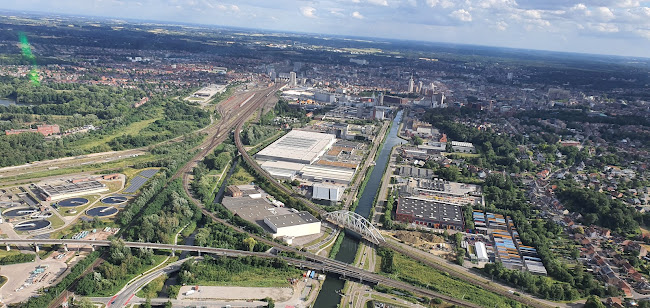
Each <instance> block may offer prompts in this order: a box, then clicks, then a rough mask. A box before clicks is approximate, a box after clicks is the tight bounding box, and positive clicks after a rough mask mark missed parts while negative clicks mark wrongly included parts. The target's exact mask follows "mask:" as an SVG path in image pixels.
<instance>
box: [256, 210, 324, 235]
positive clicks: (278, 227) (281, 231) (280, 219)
mask: <svg viewBox="0 0 650 308" xmlns="http://www.w3.org/2000/svg"><path fill="white" fill-rule="evenodd" d="M264 222H265V223H266V225H268V226H269V228H271V230H273V238H276V237H280V236H293V237H298V236H305V235H312V234H318V233H320V220H318V219H316V217H314V216H313V215H312V214H309V212H300V213H290V214H285V215H275V216H268V217H265V218H264Z"/></svg>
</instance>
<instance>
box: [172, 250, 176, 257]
mask: <svg viewBox="0 0 650 308" xmlns="http://www.w3.org/2000/svg"><path fill="white" fill-rule="evenodd" d="M174 256H176V249H172V257H174Z"/></svg>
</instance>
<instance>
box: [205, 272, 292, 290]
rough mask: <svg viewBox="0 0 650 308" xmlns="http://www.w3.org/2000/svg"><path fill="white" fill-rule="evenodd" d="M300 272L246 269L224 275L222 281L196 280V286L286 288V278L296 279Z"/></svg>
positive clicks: (287, 284)
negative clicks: (234, 273)
mask: <svg viewBox="0 0 650 308" xmlns="http://www.w3.org/2000/svg"><path fill="white" fill-rule="evenodd" d="M301 273H302V271H300V270H299V269H295V268H291V269H290V270H289V271H283V270H279V269H275V268H269V267H257V268H247V269H246V270H243V271H240V272H237V274H236V275H224V278H225V279H222V280H218V281H215V280H203V279H201V280H198V281H197V282H196V283H194V284H196V285H201V286H237V287H258V288H276V287H288V286H289V283H288V282H287V278H289V277H292V278H297V277H298V276H300V274H301Z"/></svg>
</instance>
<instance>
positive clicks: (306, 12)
mask: <svg viewBox="0 0 650 308" xmlns="http://www.w3.org/2000/svg"><path fill="white" fill-rule="evenodd" d="M300 14H302V15H303V16H305V17H309V18H316V9H315V8H313V7H311V6H303V7H301V8H300Z"/></svg>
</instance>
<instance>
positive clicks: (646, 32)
mask: <svg viewBox="0 0 650 308" xmlns="http://www.w3.org/2000/svg"><path fill="white" fill-rule="evenodd" d="M635 32H636V34H638V35H639V36H640V37H643V38H646V39H648V40H650V30H645V29H637V30H636V31H635Z"/></svg>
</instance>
